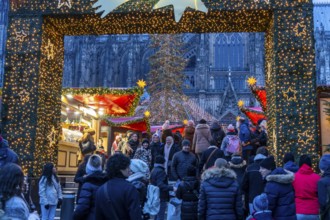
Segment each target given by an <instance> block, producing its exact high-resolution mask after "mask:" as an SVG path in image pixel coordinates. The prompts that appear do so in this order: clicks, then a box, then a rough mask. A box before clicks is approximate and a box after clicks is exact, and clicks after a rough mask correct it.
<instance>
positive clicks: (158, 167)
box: [150, 156, 173, 220]
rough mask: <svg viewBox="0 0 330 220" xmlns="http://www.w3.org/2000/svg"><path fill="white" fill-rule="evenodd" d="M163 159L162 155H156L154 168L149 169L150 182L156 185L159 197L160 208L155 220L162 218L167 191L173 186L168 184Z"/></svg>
mask: <svg viewBox="0 0 330 220" xmlns="http://www.w3.org/2000/svg"><path fill="white" fill-rule="evenodd" d="M164 163H165V159H164V157H163V156H157V157H156V159H155V166H154V169H153V170H152V171H151V175H150V184H152V185H154V186H158V188H159V198H160V210H159V212H158V215H157V216H156V217H155V220H164V218H165V210H166V205H167V201H168V200H169V194H168V193H169V191H171V190H173V187H170V186H169V185H168V180H167V176H166V173H165V168H164Z"/></svg>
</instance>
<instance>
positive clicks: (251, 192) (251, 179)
mask: <svg viewBox="0 0 330 220" xmlns="http://www.w3.org/2000/svg"><path fill="white" fill-rule="evenodd" d="M259 149H261V148H259ZM265 158H266V155H264V154H261V153H259V154H257V155H256V156H255V157H254V163H251V164H249V165H248V166H247V168H246V171H245V173H244V176H243V179H242V185H241V187H242V191H243V192H244V195H245V198H246V199H245V201H246V203H245V207H246V208H248V210H249V213H250V215H251V214H252V213H253V200H254V198H255V197H256V196H257V195H260V194H261V193H263V191H264V180H263V178H262V176H261V173H260V172H259V170H260V163H261V161H263V160H264V159H265Z"/></svg>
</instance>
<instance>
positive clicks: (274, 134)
mask: <svg viewBox="0 0 330 220" xmlns="http://www.w3.org/2000/svg"><path fill="white" fill-rule="evenodd" d="M276 146H277V138H276V132H275V128H273V148H274V151H275V152H277V147H276Z"/></svg>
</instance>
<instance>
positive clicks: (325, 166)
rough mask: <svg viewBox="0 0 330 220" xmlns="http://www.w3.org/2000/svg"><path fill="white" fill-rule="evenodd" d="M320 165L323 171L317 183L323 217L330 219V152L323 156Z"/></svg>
mask: <svg viewBox="0 0 330 220" xmlns="http://www.w3.org/2000/svg"><path fill="white" fill-rule="evenodd" d="M319 167H320V170H321V172H322V177H321V179H320V180H319V182H318V183H317V189H318V199H319V204H320V213H321V216H322V217H323V219H330V207H329V206H330V154H325V155H323V156H322V158H321V160H320V163H319Z"/></svg>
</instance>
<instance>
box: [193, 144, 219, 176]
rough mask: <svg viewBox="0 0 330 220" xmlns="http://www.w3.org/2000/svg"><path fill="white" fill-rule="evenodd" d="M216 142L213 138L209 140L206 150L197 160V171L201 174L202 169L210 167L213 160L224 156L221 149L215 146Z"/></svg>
mask: <svg viewBox="0 0 330 220" xmlns="http://www.w3.org/2000/svg"><path fill="white" fill-rule="evenodd" d="M216 144H217V142H216V141H215V140H213V139H212V140H211V141H210V145H211V146H209V147H208V148H207V150H206V151H204V152H203V154H202V157H201V160H200V162H199V173H200V174H201V173H202V172H204V170H207V169H208V168H210V167H212V166H213V165H214V162H215V161H216V160H217V159H218V158H225V155H224V153H223V151H222V150H221V149H219V148H218V147H217V146H216Z"/></svg>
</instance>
